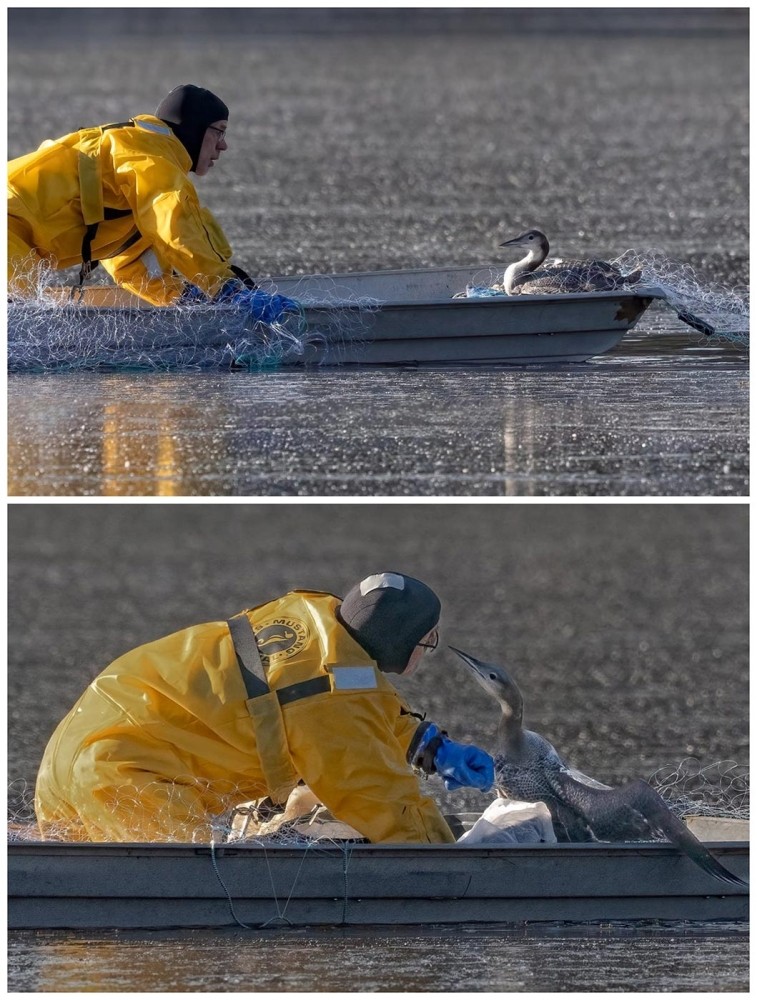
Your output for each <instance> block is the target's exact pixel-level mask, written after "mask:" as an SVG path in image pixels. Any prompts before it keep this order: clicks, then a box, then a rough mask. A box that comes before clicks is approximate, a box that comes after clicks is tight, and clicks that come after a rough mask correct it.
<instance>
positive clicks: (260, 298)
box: [216, 282, 302, 323]
mask: <svg viewBox="0 0 757 1000" xmlns="http://www.w3.org/2000/svg"><path fill="white" fill-rule="evenodd" d="M216 302H224V303H226V302H228V303H231V304H232V305H235V306H239V307H240V308H241V309H247V310H248V311H249V313H250V315H251V316H252V318H253V319H255V320H259V321H260V322H261V323H278V322H281V320H283V319H284V318H285V317H286V316H287V314H288V313H298V314H300V315H302V307H301V306H300V304H299V302H295V300H294V299H288V298H287V297H286V295H269V294H268V292H264V291H262V290H261V289H260V288H256V289H254V290H251V289H249V288H240V286H239V284H238V283H237V282H233V283H232V282H229V283H228V284H227V285H224V287H223V288H222V289H221V291H220V292H219V294H218V295H217V296H216Z"/></svg>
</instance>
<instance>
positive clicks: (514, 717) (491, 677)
mask: <svg viewBox="0 0 757 1000" xmlns="http://www.w3.org/2000/svg"><path fill="white" fill-rule="evenodd" d="M449 648H450V649H451V650H452V652H453V653H457V655H458V656H459V657H460V659H461V660H462V661H463V663H464V664H465V665H466V666H467V667H468V669H469V670H470V671H471V673H472V674H473V676H474V677H475V678H476V680H477V681H478V683H479V684H480V685H481V687H482V688H483V689H484V691H486V692H487V694H490V695H491V696H492V698H496V699H497V701H498V702H499V704H500V706H501V708H502V715H503V716H504V717H505V718H506V719H507V720H508V721H511V722H513V723H517V724H518V725H520V723H521V722H522V720H523V696H522V695H521V693H520V688H519V687H518V685H517V684H516V683H515V681H514V680H513V679H512V677H511V676H510V675H509V674H508V672H507V671H506V670H505V668H504V667H500V666H498V665H497V664H495V663H484V661H483V660H477V659H476V657H475V656H471V655H470V654H469V653H463V651H462V650H460V649H455V647H454V646H450V647H449Z"/></svg>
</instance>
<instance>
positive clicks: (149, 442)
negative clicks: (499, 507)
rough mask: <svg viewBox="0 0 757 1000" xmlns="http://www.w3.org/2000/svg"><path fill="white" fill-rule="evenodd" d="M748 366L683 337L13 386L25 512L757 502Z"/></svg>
mask: <svg viewBox="0 0 757 1000" xmlns="http://www.w3.org/2000/svg"><path fill="white" fill-rule="evenodd" d="M747 376H748V366H747V364H746V363H745V360H744V358H743V356H742V355H740V354H739V353H738V352H735V351H733V350H732V349H731V348H729V347H727V346H723V345H716V344H713V345H712V346H710V344H709V343H708V342H706V340H705V338H701V339H700V341H699V342H697V341H696V340H691V339H690V338H689V337H688V335H687V334H683V335H681V336H679V337H678V338H676V337H671V336H669V335H668V336H666V337H655V338H650V337H649V336H639V337H631V338H628V339H627V341H626V342H625V343H624V344H623V345H622V347H621V348H620V349H619V350H617V351H615V352H613V353H612V354H610V355H607V356H606V357H603V358H601V359H596V360H595V361H593V362H591V363H589V364H585V365H573V366H557V367H549V366H542V367H534V368H519V369H508V368H496V367H483V368H480V369H466V368H454V367H453V368H428V369H402V368H399V369H384V370H380V371H376V370H369V369H361V370H357V371H352V370H340V369H312V370H303V371H289V370H281V371H278V372H277V371H273V372H262V373H220V374H218V373H194V374H193V373H184V374H172V375H160V374H155V375H145V374H142V373H137V374H133V373H132V374H128V373H118V374H109V375H102V374H90V373H76V374H68V375H65V376H59V377H52V378H51V377H49V376H34V375H15V376H11V377H9V399H10V410H9V414H10V415H9V456H10V470H11V472H10V492H11V494H12V495H25V494H45V495H58V494H63V495H98V494H104V495H133V496H134V495H145V494H148V495H149V494H159V495H166V496H171V495H197V496H203V495H206V496H212V495H277V494H281V495H302V496H309V495H326V496H327V495H333V496H339V495H350V496H367V495H381V494H387V495H399V496H402V495H407V496H438V495H450V496H454V495H471V496H480V495H493V496H505V495H510V496H560V495H595V496H601V495H622V496H641V495H681V496H685V495H733V496H738V495H744V494H746V493H747V492H748V471H747V440H748V424H747V409H746V406H747V399H748V379H747Z"/></svg>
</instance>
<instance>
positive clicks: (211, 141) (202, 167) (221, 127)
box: [195, 118, 229, 177]
mask: <svg viewBox="0 0 757 1000" xmlns="http://www.w3.org/2000/svg"><path fill="white" fill-rule="evenodd" d="M228 125H229V123H228V122H227V121H226V119H225V118H223V119H220V120H219V121H217V122H213V124H212V125H208V127H207V129H206V130H205V137H204V138H203V140H202V146H201V147H200V155H199V156H198V157H197V167H196V168H195V173H196V174H197V176H198V177H204V176H205V174H207V172H208V171H209V170H210V168H211V167H212V166H213V164H214V163H215V161H216V160H217V159H218V157H219V156H220V155H221V153H222V152H223V151H224V149H228V148H229V147H228V146H227V144H226V129H227V128H228Z"/></svg>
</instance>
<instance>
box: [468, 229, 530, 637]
mask: <svg viewBox="0 0 757 1000" xmlns="http://www.w3.org/2000/svg"><path fill="white" fill-rule="evenodd" d="M521 239H522V237H521V236H516V237H515V239H512V240H507V241H506V242H505V243H500V244H499V245H500V246H501V247H519V246H522V245H523V244H522V243H521ZM450 648H452V647H450Z"/></svg>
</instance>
